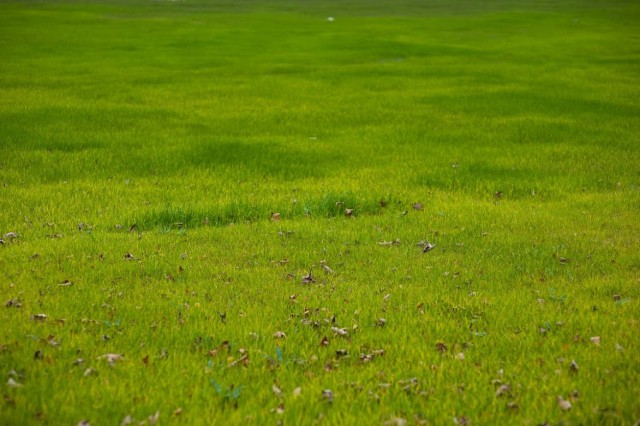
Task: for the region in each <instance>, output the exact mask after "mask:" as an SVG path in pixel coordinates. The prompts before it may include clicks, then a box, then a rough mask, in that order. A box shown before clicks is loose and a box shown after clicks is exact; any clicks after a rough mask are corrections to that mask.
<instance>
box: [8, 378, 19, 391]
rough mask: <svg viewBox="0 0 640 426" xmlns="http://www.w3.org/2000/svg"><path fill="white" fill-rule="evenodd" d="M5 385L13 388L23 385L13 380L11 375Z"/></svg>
mask: <svg viewBox="0 0 640 426" xmlns="http://www.w3.org/2000/svg"><path fill="white" fill-rule="evenodd" d="M7 386H9V387H10V388H13V389H15V388H21V387H22V386H23V385H22V383H18V382H16V381H15V380H13V377H9V380H8V381H7Z"/></svg>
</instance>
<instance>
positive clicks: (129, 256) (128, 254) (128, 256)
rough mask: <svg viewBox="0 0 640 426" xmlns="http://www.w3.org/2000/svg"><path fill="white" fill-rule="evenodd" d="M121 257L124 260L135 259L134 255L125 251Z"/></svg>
mask: <svg viewBox="0 0 640 426" xmlns="http://www.w3.org/2000/svg"><path fill="white" fill-rule="evenodd" d="M123 259H124V260H136V258H135V256H134V255H133V254H131V253H129V252H127V253H126V254H125V255H124V257H123Z"/></svg>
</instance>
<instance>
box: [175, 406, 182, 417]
mask: <svg viewBox="0 0 640 426" xmlns="http://www.w3.org/2000/svg"><path fill="white" fill-rule="evenodd" d="M180 414H182V407H178V408H176V409H175V410H173V415H174V416H176V417H177V416H179V415H180Z"/></svg>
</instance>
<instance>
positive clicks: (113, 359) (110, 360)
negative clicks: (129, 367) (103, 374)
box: [98, 354, 124, 366]
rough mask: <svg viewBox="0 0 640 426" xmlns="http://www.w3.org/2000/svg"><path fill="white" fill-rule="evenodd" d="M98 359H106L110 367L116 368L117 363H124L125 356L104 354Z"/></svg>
mask: <svg viewBox="0 0 640 426" xmlns="http://www.w3.org/2000/svg"><path fill="white" fill-rule="evenodd" d="M98 359H106V360H107V362H108V363H109V365H111V366H114V365H115V364H116V361H122V360H123V359H124V354H104V355H101V356H99V357H98Z"/></svg>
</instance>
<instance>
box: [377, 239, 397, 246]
mask: <svg viewBox="0 0 640 426" xmlns="http://www.w3.org/2000/svg"><path fill="white" fill-rule="evenodd" d="M378 244H379V245H381V246H399V245H400V240H399V239H395V240H392V241H384V240H383V241H379V242H378Z"/></svg>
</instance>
